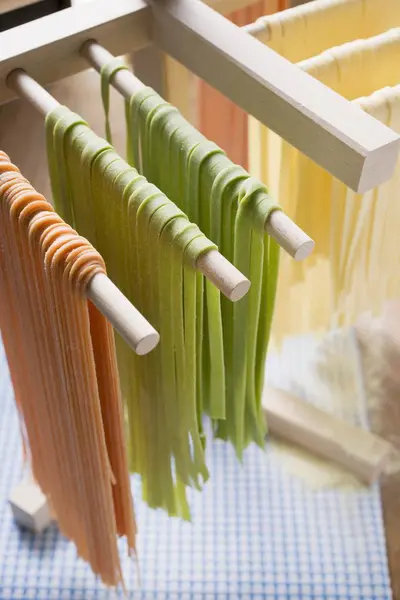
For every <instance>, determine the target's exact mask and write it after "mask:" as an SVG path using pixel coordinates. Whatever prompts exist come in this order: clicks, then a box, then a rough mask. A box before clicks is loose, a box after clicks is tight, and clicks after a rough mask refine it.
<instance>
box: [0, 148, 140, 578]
mask: <svg viewBox="0 0 400 600" xmlns="http://www.w3.org/2000/svg"><path fill="white" fill-rule="evenodd" d="M0 237H1V249H0V295H1V305H2V310H1V312H0V325H1V333H2V338H3V343H4V346H5V350H6V355H7V360H8V364H9V368H10V373H11V379H12V383H13V387H14V392H15V397H16V402H17V405H18V408H19V414H20V416H21V420H22V431H23V432H24V442H25V448H26V452H27V454H28V456H29V459H30V462H31V468H32V474H33V477H34V478H35V480H36V481H37V482H38V484H39V485H40V487H41V489H42V491H43V492H44V494H45V495H46V496H47V499H48V502H49V504H50V507H51V510H52V512H53V515H54V516H55V518H56V519H57V521H58V525H59V527H60V530H61V531H62V532H63V534H64V535H66V536H67V537H69V538H70V539H72V540H73V541H74V542H75V544H76V547H77V551H78V554H79V555H80V556H81V557H82V558H84V559H85V560H86V561H88V562H89V563H90V565H91V567H92V569H93V571H94V573H96V574H98V575H100V576H101V578H102V580H103V581H104V583H106V584H108V585H113V586H115V585H118V584H119V583H121V582H122V574H121V567H120V560H119V554H118V547H117V536H118V535H119V536H126V538H127V542H128V549H129V552H130V553H132V552H133V551H134V549H135V536H136V527H135V519H134V514H133V504H132V497H131V491H130V481H129V472H128V462H127V455H126V447H125V436H124V423H123V407H122V402H121V397H120V388H119V380H118V373H117V365H116V355H115V345H114V338H113V333H112V329H111V326H110V325H109V324H108V323H107V321H106V320H105V319H104V317H103V316H102V315H101V314H100V313H99V312H98V311H97V309H96V307H95V306H94V305H92V304H91V303H90V302H88V301H87V300H86V296H85V290H86V287H87V285H88V284H89V282H90V281H91V279H92V278H93V277H94V276H96V275H97V274H105V266H104V262H103V260H102V258H101V256H100V255H99V253H98V252H97V251H96V250H95V249H94V248H93V247H92V246H91V245H90V244H89V243H88V242H87V241H86V240H85V239H84V238H82V237H80V236H79V235H78V234H77V233H76V232H75V231H74V230H73V229H72V228H71V227H70V226H69V225H67V224H66V223H65V222H63V220H62V219H61V217H60V216H58V215H57V213H55V211H54V209H53V207H52V206H51V205H50V204H49V203H48V202H47V201H46V200H45V199H44V197H43V196H41V195H40V194H38V193H37V192H36V191H35V190H34V189H33V188H32V186H31V185H30V184H29V183H28V181H27V180H26V179H25V178H24V177H23V176H22V175H21V173H20V172H19V171H18V169H17V167H15V165H13V164H12V163H11V162H10V160H9V158H8V156H7V155H6V154H5V153H3V152H0Z"/></svg>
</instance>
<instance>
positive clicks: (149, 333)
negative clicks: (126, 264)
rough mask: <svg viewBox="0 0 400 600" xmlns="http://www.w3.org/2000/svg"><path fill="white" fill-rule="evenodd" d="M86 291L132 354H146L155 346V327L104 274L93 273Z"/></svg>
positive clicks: (157, 335) (156, 342)
mask: <svg viewBox="0 0 400 600" xmlns="http://www.w3.org/2000/svg"><path fill="white" fill-rule="evenodd" d="M86 294H87V296H88V298H90V300H91V301H92V302H93V304H95V305H96V307H97V308H98V310H99V311H100V312H101V313H102V314H103V315H104V316H105V317H106V319H108V321H110V323H111V324H112V326H113V327H114V329H116V330H117V331H118V333H119V334H120V335H121V336H122V337H123V338H124V340H125V341H126V342H127V344H129V346H131V348H133V349H134V351H135V352H136V354H148V352H150V351H151V350H153V348H155V347H156V346H157V344H158V342H159V341H160V336H159V334H158V333H157V331H156V330H155V329H154V327H152V326H151V325H150V323H149V322H148V321H147V320H146V319H145V318H144V316H143V315H142V314H141V313H140V312H139V311H138V310H137V309H136V308H135V307H134V306H133V304H131V302H129V300H128V298H126V296H124V295H123V294H122V292H120V290H119V289H118V288H117V286H116V285H114V283H113V282H112V281H111V279H109V278H108V277H107V275H103V274H101V273H100V274H98V275H95V276H94V277H93V278H92V279H91V281H90V282H89V284H88V286H87V288H86Z"/></svg>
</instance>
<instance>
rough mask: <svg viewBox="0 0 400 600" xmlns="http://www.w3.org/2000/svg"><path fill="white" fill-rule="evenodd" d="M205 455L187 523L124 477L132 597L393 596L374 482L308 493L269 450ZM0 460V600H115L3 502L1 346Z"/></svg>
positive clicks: (12, 426)
mask: <svg viewBox="0 0 400 600" xmlns="http://www.w3.org/2000/svg"><path fill="white" fill-rule="evenodd" d="M297 357H298V355H297ZM288 362H289V363H290V360H289V361H288ZM278 371H279V369H278V367H277V363H276V361H275V362H274V361H273V360H272V361H271V364H270V377H272V379H273V380H274V382H275V383H276V382H277V381H278V383H279V377H281V378H283V379H285V374H284V373H283V372H282V370H281V371H280V372H278ZM282 373H283V374H282ZM208 453H209V465H210V468H211V473H212V477H211V481H210V482H209V483H208V484H207V485H206V487H205V490H204V491H203V493H198V492H193V493H192V494H191V497H190V503H191V507H192V523H184V522H181V521H180V520H178V519H168V518H167V516H166V515H165V514H163V512H161V511H152V510H149V509H148V508H147V507H146V506H145V505H144V504H143V503H142V502H141V501H140V484H139V482H138V481H137V480H136V479H133V481H132V486H133V491H134V496H135V501H136V513H137V520H138V524H139V528H140V536H139V558H140V577H141V585H140V587H139V586H138V584H137V578H136V568H135V564H134V563H133V562H132V561H131V560H129V559H127V558H125V553H124V560H123V568H124V574H125V580H126V586H127V590H128V592H127V595H128V597H129V598H133V599H135V600H136V599H138V600H139V599H145V598H146V599H148V600H150V599H154V600H178V599H180V600H197V599H198V600H208V599H209V600H212V599H217V600H223V599H224V600H225V599H227V600H228V599H229V600H234V599H235V600H236V599H238V600H239V599H242V600H244V599H246V600H262V599H270V600H278V599H279V600H286V599H290V600H299V599H302V600H311V599H312V600H347V599H350V598H351V599H360V600H361V599H363V600H372V599H375V598H376V599H378V598H379V599H390V598H391V597H392V596H391V592H390V582H389V576H388V567H387V557H386V551H385V537H384V531H383V525H382V512H381V504H380V497H379V491H378V488H377V487H376V488H373V489H370V490H362V491H357V492H348V491H347V492H339V491H312V490H310V489H309V488H307V487H306V485H305V484H303V483H302V482H301V480H298V479H295V478H293V477H292V476H290V474H289V473H287V472H286V471H285V470H284V468H283V466H282V464H281V463H280V462H279V460H278V459H277V457H276V455H275V454H274V453H273V452H271V450H270V449H269V448H268V447H267V448H266V451H265V452H262V451H260V450H259V449H256V448H250V449H249V450H248V451H247V453H246V455H245V459H244V461H243V464H242V465H240V464H239V463H238V462H237V461H236V459H235V456H234V453H233V451H232V449H231V448H230V447H229V446H228V445H225V444H222V443H219V442H216V443H214V444H210V448H209V450H208ZM0 465H1V467H0V599H1V600H11V599H12V600H14V599H16V598H34V599H36V598H43V599H46V600H50V599H54V598H57V599H62V600H68V599H76V600H86V599H91V598H93V599H98V600H100V599H102V600H103V599H104V600H105V599H106V598H117V597H118V598H119V597H121V598H122V597H123V594H122V592H121V591H118V592H115V591H110V590H107V589H105V588H104V587H103V586H102V584H101V583H100V582H99V581H98V580H96V579H95V577H94V576H93V575H92V573H91V571H90V569H89V567H88V566H87V565H86V564H85V563H84V562H83V561H81V560H78V559H77V557H76V553H75V550H74V547H73V544H71V543H69V542H68V541H67V540H65V539H64V538H62V537H61V535H60V534H59V533H58V531H57V528H56V527H55V526H52V527H51V528H50V529H48V530H47V531H45V532H44V533H43V534H41V535H37V536H35V535H33V534H31V533H29V532H28V531H22V530H20V529H18V527H17V526H16V525H15V523H14V522H13V519H12V515H11V511H10V509H9V507H8V505H7V498H8V495H9V493H10V491H11V489H12V488H13V486H15V485H16V484H17V483H18V482H19V480H20V477H21V447H20V438H19V427H18V423H17V418H16V412H15V407H14V402H13V394H12V388H11V386H10V382H9V377H8V372H7V367H6V363H5V359H4V356H3V353H2V350H1V355H0ZM121 549H122V551H123V550H124V548H123V544H121Z"/></svg>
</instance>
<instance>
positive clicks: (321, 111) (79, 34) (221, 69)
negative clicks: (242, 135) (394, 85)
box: [0, 0, 400, 192]
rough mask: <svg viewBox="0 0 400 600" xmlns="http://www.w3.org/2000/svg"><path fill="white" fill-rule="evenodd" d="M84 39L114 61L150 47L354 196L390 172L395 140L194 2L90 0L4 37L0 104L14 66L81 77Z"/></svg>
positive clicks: (226, 3)
mask: <svg viewBox="0 0 400 600" xmlns="http://www.w3.org/2000/svg"><path fill="white" fill-rule="evenodd" d="M213 5H214V6H216V7H219V9H220V10H224V11H225V10H230V9H232V8H238V7H240V6H243V2H240V1H239V0H236V1H235V0H233V1H231V0H222V2H218V0H214V1H213ZM88 39H96V40H97V41H98V42H99V43H100V44H101V45H102V46H104V47H105V48H106V49H107V50H108V51H110V52H111V53H112V54H114V55H116V56H120V55H123V54H127V53H130V52H134V51H137V50H140V49H143V48H146V47H148V46H151V45H152V44H154V45H155V46H157V47H158V48H160V49H161V50H163V51H165V52H167V53H168V54H170V55H171V56H172V57H174V58H175V59H177V60H178V61H180V62H181V63H182V64H184V65H185V66H186V67H187V68H188V69H189V70H190V71H192V72H193V73H195V74H196V75H198V76H200V77H201V78H202V79H204V80H206V81H207V82H208V83H210V84H211V85H212V86H213V87H215V88H217V89H218V90H219V91H221V92H222V93H223V94H225V95H226V96H228V97H229V98H231V99H232V100H233V101H234V102H235V103H236V104H237V105H239V106H240V107H241V108H243V109H244V110H245V111H246V112H247V113H249V114H251V115H252V116H254V117H255V118H257V119H258V120H259V121H261V122H262V123H264V124H265V125H267V126H268V127H269V128H270V129H272V130H273V131H275V132H276V133H277V134H279V135H280V136H281V137H283V138H284V139H286V140H287V141H288V142H289V143H290V144H292V145H293V146H295V147H297V148H298V149H299V150H300V151H301V152H303V153H304V154H306V155H307V156H309V157H310V158H311V159H313V160H314V161H315V162H317V163H319V164H320V165H321V166H322V167H324V168H325V169H326V170H328V171H329V172H330V173H332V175H334V176H335V177H337V178H338V179H340V180H341V181H343V182H344V183H345V184H347V185H348V186H349V187H350V188H352V189H353V190H355V191H359V192H365V191H367V190H369V189H371V188H373V187H375V186H377V185H379V184H380V183H382V182H384V181H386V180H387V179H389V178H390V176H391V175H392V173H393V170H394V167H395V162H396V158H397V154H398V151H399V139H400V138H399V136H398V135H397V134H395V133H394V132H393V131H392V130H391V129H389V128H387V127H386V126H384V125H383V124H381V123H379V122H378V121H376V120H375V119H373V118H372V117H371V116H369V115H368V114H366V113H364V112H363V111H362V110H360V109H359V108H358V107H356V106H354V105H352V104H351V103H350V102H348V101H347V100H345V99H344V98H343V97H341V96H340V95H338V94H336V93H335V92H333V91H332V90H330V89H329V88H327V87H326V86H324V85H323V84H321V83H320V82H318V81H317V80H315V79H314V78H312V77H311V76H310V75H308V74H307V73H304V72H303V71H301V70H300V69H299V68H298V67H296V66H295V65H293V64H291V63H290V62H289V61H287V60H286V59H284V58H282V57H281V56H279V55H278V54H276V53H275V52H273V51H272V50H270V49H269V48H268V47H267V46H264V45H263V44H262V43H260V42H259V41H258V40H256V39H253V38H252V37H251V36H249V35H248V34H247V33H246V32H245V31H242V30H241V29H240V28H239V27H236V26H235V25H234V24H232V23H231V22H230V21H228V20H227V19H225V18H224V17H223V16H222V15H220V14H219V13H218V12H217V11H216V10H214V9H213V8H211V7H210V6H208V5H206V4H204V3H202V2H200V1H199V0H150V1H149V2H145V1H144V0H112V2H110V0H96V1H94V2H89V3H88V4H81V5H76V6H74V7H72V8H68V9H65V10H63V11H61V12H58V13H55V14H52V15H49V16H47V17H44V18H42V19H38V20H37V21H32V22H30V23H27V24H25V25H22V26H20V27H17V28H15V29H10V30H8V31H5V32H3V33H2V34H0V102H1V103H3V102H7V101H8V100H11V99H12V98H13V97H14V96H15V94H14V93H13V92H12V91H11V90H10V89H9V88H8V87H7V83H6V79H7V76H8V74H9V73H10V72H11V71H12V70H13V69H15V68H22V69H24V70H25V71H26V72H27V73H28V74H29V75H30V76H31V77H33V78H34V79H35V80H36V81H37V82H38V83H40V84H42V85H46V84H49V83H52V82H54V81H57V80H59V79H62V78H64V77H66V76H68V75H72V74H74V73H78V72H79V71H83V70H85V69H87V66H88V65H87V62H86V61H85V59H84V58H83V56H81V54H80V49H81V47H82V44H83V43H84V42H85V41H86V40H88Z"/></svg>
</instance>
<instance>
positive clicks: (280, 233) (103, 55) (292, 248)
mask: <svg viewBox="0 0 400 600" xmlns="http://www.w3.org/2000/svg"><path fill="white" fill-rule="evenodd" d="M81 53H82V55H83V56H84V57H85V58H87V60H88V62H89V63H90V64H91V65H92V67H94V68H95V69H96V71H98V72H99V73H100V71H101V68H102V67H103V66H104V65H106V64H108V63H109V62H110V61H111V60H112V59H113V58H114V57H113V55H112V54H111V53H110V52H108V50H106V48H103V46H101V45H100V44H98V43H97V42H96V41H95V40H88V41H87V42H86V43H85V44H84V45H83V47H82V50H81ZM111 84H112V85H113V86H114V87H115V89H116V90H118V91H119V92H120V94H122V95H123V96H124V97H125V98H127V99H129V98H130V97H131V96H132V94H134V93H135V92H137V91H138V90H140V89H141V88H142V87H143V85H144V84H143V83H142V82H141V81H140V79H138V78H137V77H135V75H134V74H133V73H132V71H128V70H127V69H122V70H120V71H117V72H116V73H114V75H113V76H112V78H111ZM265 231H266V232H267V233H268V234H269V235H270V236H271V237H272V238H273V239H274V240H275V241H276V242H277V243H278V244H279V246H281V247H282V248H283V249H284V250H286V252H288V253H289V254H290V256H292V257H293V258H294V259H295V260H303V259H304V258H306V257H307V256H309V255H310V254H311V252H312V250H313V248H314V242H313V240H312V239H311V238H310V237H309V236H308V235H307V234H305V233H304V231H302V230H301V229H300V227H298V226H297V225H296V224H295V223H293V221H292V220H291V219H290V218H289V217H288V216H287V215H285V213H283V212H282V211H280V210H279V211H278V210H276V211H274V212H273V213H272V214H271V216H270V217H269V218H268V220H267V221H266V223H265ZM210 267H211V264H210ZM221 267H222V263H221ZM221 271H222V268H221ZM205 274H206V273H205ZM210 279H212V277H210ZM217 287H219V286H218V285H217ZM219 289H221V288H219ZM231 299H232V298H231Z"/></svg>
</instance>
